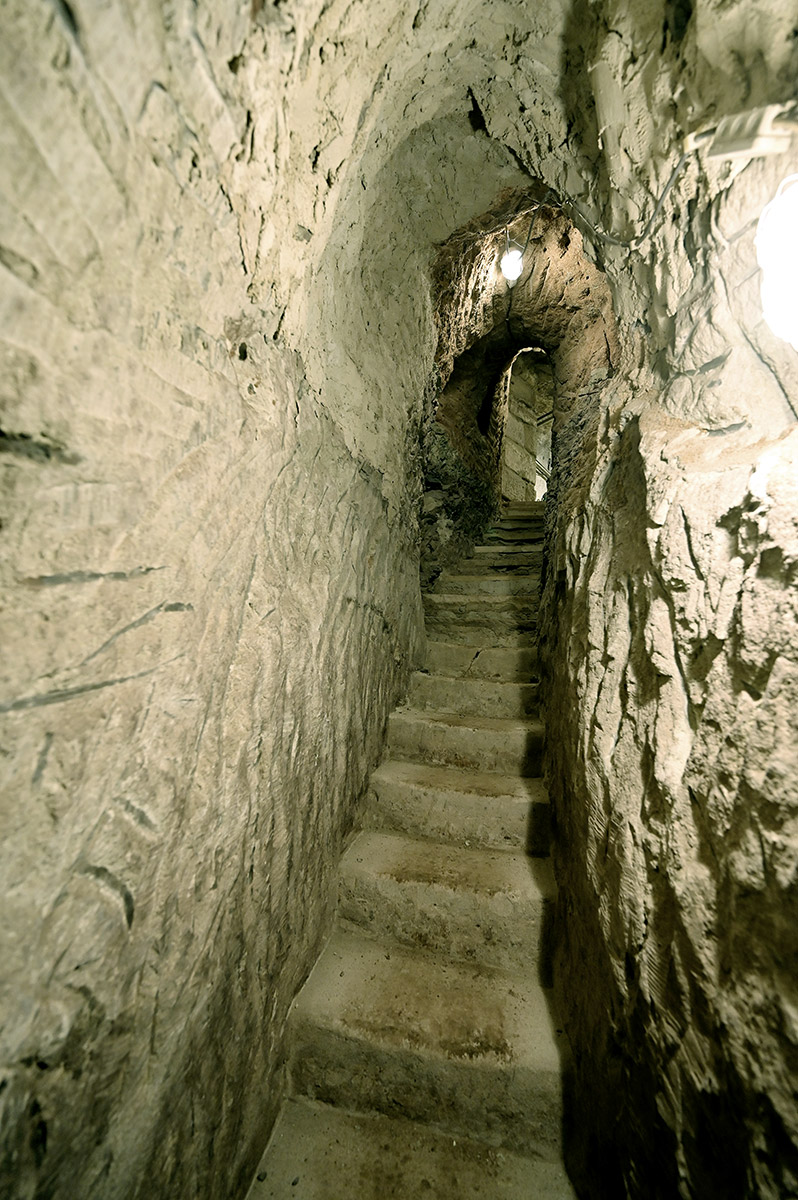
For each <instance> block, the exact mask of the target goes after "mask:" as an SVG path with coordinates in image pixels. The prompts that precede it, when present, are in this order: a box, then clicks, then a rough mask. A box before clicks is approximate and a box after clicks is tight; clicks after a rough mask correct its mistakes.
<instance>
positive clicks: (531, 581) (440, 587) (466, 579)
mask: <svg viewBox="0 0 798 1200" xmlns="http://www.w3.org/2000/svg"><path fill="white" fill-rule="evenodd" d="M539 589H540V571H505V572H503V573H500V572H497V573H495V574H493V575H490V574H488V573H487V572H486V573H485V574H484V575H461V574H455V573H454V572H452V571H443V572H442V573H441V574H440V575H439V576H438V578H437V579H436V581H435V584H434V587H433V588H432V593H433V594H434V595H440V594H442V593H443V594H445V595H450V596H525V597H528V598H529V599H532V600H536V599H537V597H538V592H539Z"/></svg>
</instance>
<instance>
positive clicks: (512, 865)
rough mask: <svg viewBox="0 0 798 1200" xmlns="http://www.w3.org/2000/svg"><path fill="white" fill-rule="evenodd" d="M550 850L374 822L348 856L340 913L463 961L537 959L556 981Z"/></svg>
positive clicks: (505, 964) (547, 978) (491, 963)
mask: <svg viewBox="0 0 798 1200" xmlns="http://www.w3.org/2000/svg"><path fill="white" fill-rule="evenodd" d="M555 890H556V889H555V886H554V875H553V873H552V869H551V864H550V862H549V860H548V859H540V858H539V859H534V858H530V857H528V856H527V855H525V854H523V853H519V852H515V851H511V850H484V849H478V848H466V847H461V846H447V845H443V844H439V843H434V842H430V841H422V840H419V839H416V838H412V837H409V836H408V835H407V834H396V833H387V832H382V831H379V830H366V831H364V832H362V833H360V834H358V836H357V837H356V838H355V840H354V841H353V842H352V844H351V845H350V847H349V848H348V850H347V852H346V854H345V855H344V857H343V859H342V861H341V869H340V874H339V879H338V921H339V923H341V924H342V925H344V927H346V926H347V925H349V924H351V925H353V926H357V927H359V928H362V929H365V930H366V931H367V932H368V933H369V934H370V935H371V936H383V935H387V936H388V937H390V938H392V939H394V940H395V941H397V942H400V943H401V944H402V945H406V946H416V947H419V948H421V949H425V950H430V951H432V952H434V953H437V954H442V955H447V956H448V957H450V958H453V959H456V960H458V961H460V962H473V963H479V964H482V965H484V966H488V967H498V968H500V969H502V970H511V969H513V968H516V967H517V968H520V969H523V968H525V967H529V966H532V965H533V964H537V965H538V972H539V977H540V979H541V980H542V981H543V982H544V983H545V984H547V985H549V984H550V982H551V958H550V950H551V935H550V930H551V918H552V914H553V909H552V902H553V899H554V895H555Z"/></svg>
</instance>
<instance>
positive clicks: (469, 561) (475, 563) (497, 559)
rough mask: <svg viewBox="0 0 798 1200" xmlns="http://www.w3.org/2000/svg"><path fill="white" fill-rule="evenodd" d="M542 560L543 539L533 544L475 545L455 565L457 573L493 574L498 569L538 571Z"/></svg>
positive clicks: (498, 570)
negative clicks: (469, 552)
mask: <svg viewBox="0 0 798 1200" xmlns="http://www.w3.org/2000/svg"><path fill="white" fill-rule="evenodd" d="M542 562H543V541H542V539H541V541H540V543H539V544H537V545H533V546H503V545H501V544H499V543H497V544H495V545H492V546H475V547H474V552H473V554H472V555H471V556H470V558H462V559H461V560H460V562H459V563H458V565H457V573H458V575H494V574H496V573H497V572H500V571H524V572H527V573H528V572H530V571H539V570H540V568H541V564H542Z"/></svg>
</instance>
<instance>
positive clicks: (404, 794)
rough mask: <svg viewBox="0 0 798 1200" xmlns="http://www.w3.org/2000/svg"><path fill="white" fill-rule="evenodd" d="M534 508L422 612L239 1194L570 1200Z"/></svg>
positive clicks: (268, 1199) (284, 1199)
mask: <svg viewBox="0 0 798 1200" xmlns="http://www.w3.org/2000/svg"><path fill="white" fill-rule="evenodd" d="M541 550H542V505H541V504H535V503H531V504H513V505H508V506H507V507H506V509H505V510H504V513H503V516H502V518H501V519H500V520H499V521H498V522H497V523H496V525H495V526H494V529H493V531H492V532H491V533H490V535H489V537H488V540H487V541H486V544H485V545H482V546H478V547H477V548H476V549H475V551H474V553H473V555H472V557H471V558H469V559H467V560H465V561H463V562H462V563H461V564H460V566H459V567H458V569H457V570H456V571H455V572H447V573H445V574H444V575H442V576H441V577H440V579H439V580H438V582H437V584H436V586H435V589H434V591H433V592H431V593H430V594H428V595H427V596H426V597H425V608H426V626H427V638H428V657H427V669H426V670H425V671H423V672H418V673H416V675H415V676H414V678H413V681H412V686H411V690H410V696H409V700H408V705H407V707H405V708H402V709H400V710H398V711H397V712H395V713H393V715H392V716H391V718H390V721H389V725H388V747H387V749H388V756H387V758H386V761H385V762H384V763H383V764H382V766H380V767H379V769H378V770H377V771H376V772H375V773H374V775H373V776H372V780H371V783H372V789H373V800H374V802H373V805H372V808H371V813H370V821H369V827H368V828H366V829H365V830H364V831H363V832H361V833H359V834H358V835H357V836H356V837H355V839H354V840H353V841H352V843H351V844H350V846H349V848H348V850H347V851H346V853H345V855H344V857H343V859H342V862H341V870H340V882H339V897H338V911H337V917H336V926H335V930H334V932H333V935H332V937H331V939H330V941H329V943H328V945H327V947H326V949H325V950H324V952H323V954H322V955H321V957H320V958H319V961H318V962H317V964H316V966H315V967H314V969H313V971H312V973H311V975H310V977H309V979H308V980H307V983H306V984H305V986H304V988H303V989H302V991H301V993H300V995H299V996H298V998H297V1000H296V1002H295V1005H294V1007H293V1009H292V1013H291V1016H290V1028H289V1042H290V1062H289V1080H290V1092H291V1095H290V1099H289V1100H288V1101H286V1103H285V1105H284V1106H283V1109H282V1111H281V1114H280V1117H279V1119H278V1122H277V1124H276V1126H275V1130H274V1133H273V1136H272V1139H271V1142H270V1144H269V1146H268V1148H267V1150H266V1153H265V1155H264V1157H263V1160H262V1162H261V1164H260V1168H259V1170H258V1173H257V1178H256V1180H255V1182H254V1183H253V1186H252V1189H251V1191H250V1195H249V1200H288V1198H289V1197H293V1198H300V1200H410V1198H415V1197H416V1196H424V1197H426V1196H428V1197H430V1200H472V1198H476V1197H483V1198H484V1200H565V1198H571V1197H573V1196H574V1193H573V1191H572V1189H571V1186H570V1184H569V1182H568V1179H567V1176H566V1174H565V1171H564V1168H563V1166H562V1157H561V1059H562V1058H563V1055H564V1045H563V1040H562V1035H561V1034H560V1031H559V1030H558V1029H557V1027H556V1022H555V1020H554V1018H553V1015H552V1007H553V1004H552V996H551V992H550V978H549V976H550V948H549V946H548V936H549V933H548V931H549V917H550V914H551V902H552V898H553V895H554V881H553V878H552V874H551V870H550V866H549V862H548V859H547V857H546V855H547V853H548V841H549V823H548V805H547V797H546V792H545V788H544V787H543V784H542V781H541V779H540V777H539V775H540V762H541V752H542V744H543V725H542V723H541V721H540V718H539V716H538V687H537V683H536V682H535V673H536V653H535V648H534V641H535V628H536V616H537V593H538V586H539V570H540V556H541Z"/></svg>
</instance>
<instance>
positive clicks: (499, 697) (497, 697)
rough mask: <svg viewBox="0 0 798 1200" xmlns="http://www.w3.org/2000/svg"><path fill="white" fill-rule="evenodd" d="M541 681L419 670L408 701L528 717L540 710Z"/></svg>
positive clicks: (471, 713) (449, 709) (444, 710)
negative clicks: (456, 676) (460, 676)
mask: <svg viewBox="0 0 798 1200" xmlns="http://www.w3.org/2000/svg"><path fill="white" fill-rule="evenodd" d="M539 693H540V685H539V684H538V682H537V681H535V682H534V683H520V682H516V681H514V682H511V683H503V682H501V681H499V680H494V679H479V678H477V679H453V678H452V677H451V676H449V675H438V674H432V675H431V674H428V673H426V672H424V671H416V672H415V673H414V674H413V676H412V677H411V680H410V691H409V694H408V704H409V705H410V706H411V707H412V708H420V709H424V710H425V711H427V712H429V711H432V710H436V709H437V710H438V711H439V712H441V713H457V714H458V715H459V716H481V715H484V714H486V713H490V715H491V716H493V717H524V716H529V714H530V713H536V712H537V711H538V700H539Z"/></svg>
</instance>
